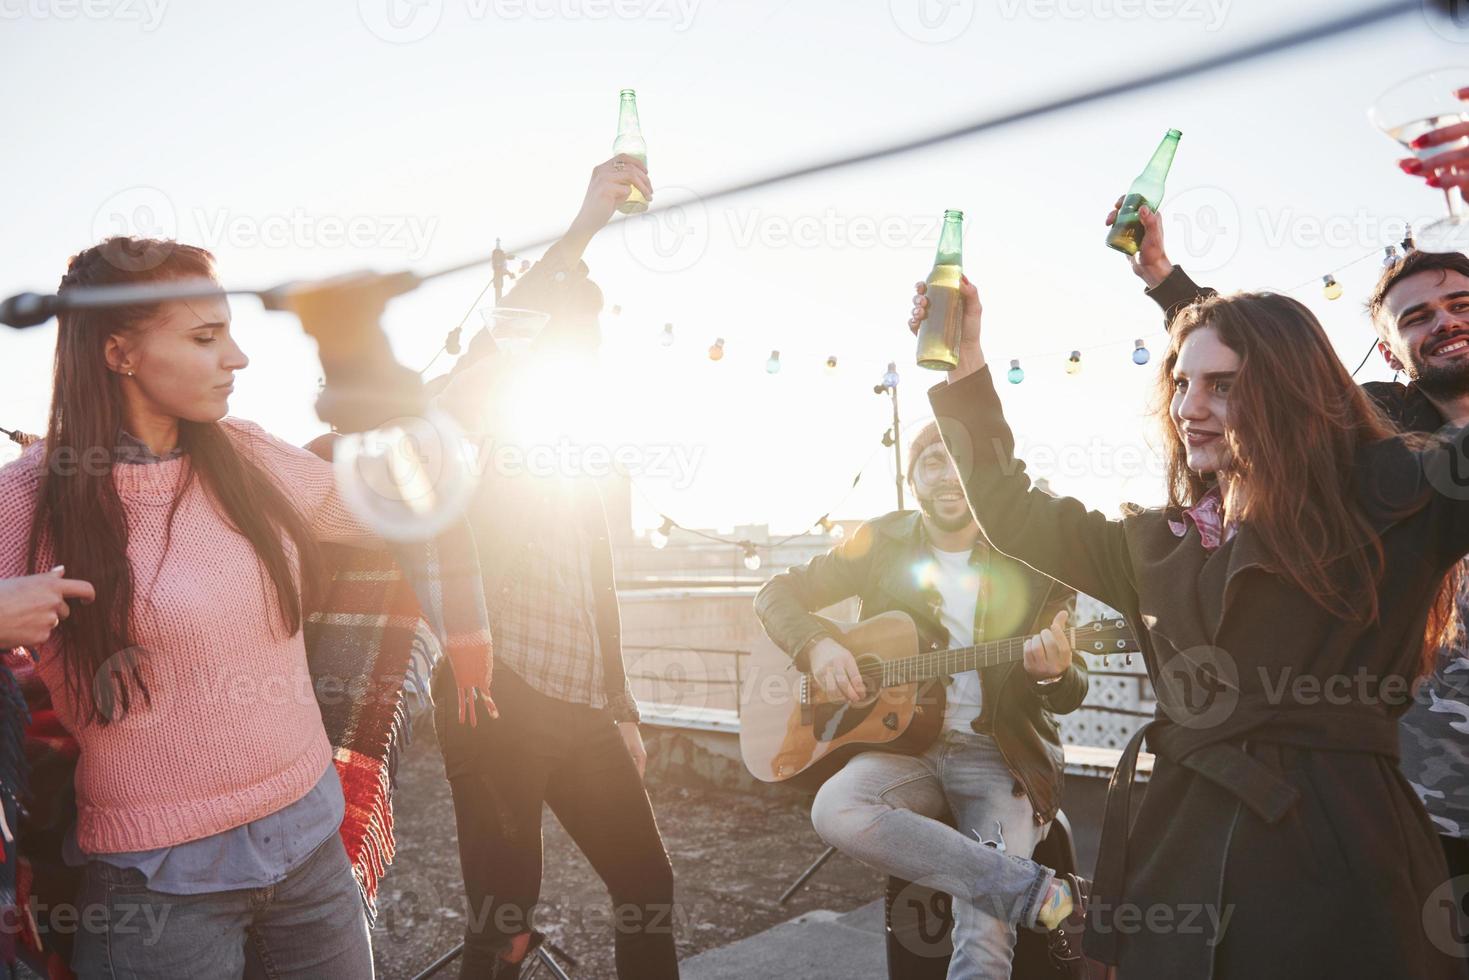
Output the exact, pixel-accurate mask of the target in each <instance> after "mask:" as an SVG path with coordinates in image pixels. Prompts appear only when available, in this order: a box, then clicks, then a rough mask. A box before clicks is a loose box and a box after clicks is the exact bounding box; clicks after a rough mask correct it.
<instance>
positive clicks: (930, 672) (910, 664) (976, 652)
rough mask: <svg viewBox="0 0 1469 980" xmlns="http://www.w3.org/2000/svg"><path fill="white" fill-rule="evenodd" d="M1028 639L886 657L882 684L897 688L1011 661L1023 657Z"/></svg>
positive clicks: (1022, 637) (1005, 640) (1011, 638)
mask: <svg viewBox="0 0 1469 980" xmlns="http://www.w3.org/2000/svg"><path fill="white" fill-rule="evenodd" d="M1028 639H1029V637H1026V636H1012V637H1010V638H1008V639H1004V640H994V641H992V642H990V643H981V644H978V645H977V646H972V647H955V648H954V649H952V650H933V651H930V652H929V653H920V654H917V655H915V656H912V657H904V658H903V659H901V660H889V661H887V662H885V663H884V664H883V665H882V686H883V687H900V686H902V685H904V684H914V683H917V682H918V681H927V680H932V679H933V678H935V677H943V676H946V675H948V674H960V673H963V672H964V671H966V670H984V669H985V668H986V667H996V666H998V665H1000V664H1007V663H1012V662H1014V661H1017V660H1021V659H1023V658H1024V657H1025V642H1026V640H1028Z"/></svg>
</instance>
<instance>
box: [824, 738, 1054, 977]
mask: <svg viewBox="0 0 1469 980" xmlns="http://www.w3.org/2000/svg"><path fill="white" fill-rule="evenodd" d="M1014 785H1015V777H1014V776H1012V775H1011V774H1010V769H1009V767H1008V766H1007V765H1006V764H1005V759H1004V757H1003V756H1002V755H1001V754H1000V750H999V748H998V747H997V746H996V745H995V740H994V739H993V738H991V737H990V736H988V735H977V734H974V733H972V732H958V731H952V730H946V731H944V732H943V733H942V734H941V735H940V736H939V737H938V738H937V739H935V740H934V743H933V745H931V746H930V747H929V748H928V750H927V751H926V752H924V753H923V754H922V755H919V756H906V755H897V754H894V753H891V752H864V753H862V754H861V755H859V756H857V757H856V758H855V759H853V760H852V761H851V762H848V763H847V764H846V766H844V767H843V768H842V770H841V771H840V772H839V773H837V774H836V775H835V776H833V777H832V778H831V779H829V780H827V781H826V783H825V784H824V785H823V786H822V787H821V791H820V792H819V793H817V794H816V801H815V802H814V803H813V804H812V806H811V822H812V824H813V825H814V826H815V828H816V832H817V833H818V834H820V835H821V837H822V838H823V839H824V840H825V841H826V842H827V843H828V844H831V845H832V846H833V847H836V848H837V849H839V850H840V851H842V852H843V853H844V854H848V855H850V856H851V857H854V858H856V859H857V860H859V861H861V862H862V863H864V864H867V865H870V866H872V867H874V868H876V869H878V870H879V871H885V872H887V873H888V874H890V875H897V876H898V877H900V878H904V879H907V880H908V881H912V882H914V883H916V884H919V885H923V886H924V887H927V888H932V889H934V890H936V891H941V892H946V893H947V894H949V895H951V896H953V899H954V955H953V958H952V959H950V961H949V980H978V978H984V980H994V978H999V980H1003V978H1006V977H1009V976H1010V961H1011V959H1012V958H1013V957H1014V954H1015V929H1016V926H1017V925H1019V926H1025V927H1027V928H1033V927H1034V926H1035V916H1036V912H1037V910H1038V908H1039V905H1040V901H1041V899H1042V898H1043V897H1044V895H1045V887H1046V885H1047V884H1048V883H1049V882H1050V880H1051V872H1050V870H1049V869H1048V868H1045V867H1043V866H1042V865H1039V864H1036V863H1035V862H1034V861H1032V860H1030V856H1031V854H1033V853H1034V852H1035V846H1036V844H1037V843H1039V842H1040V840H1041V838H1043V837H1044V836H1045V833H1046V829H1047V827H1048V826H1049V825H1048V824H1038V823H1036V821H1035V811H1034V810H1032V809H1031V806H1030V800H1029V799H1028V798H1027V797H1026V796H1024V795H1023V794H1022V795H1020V796H1017V795H1015V792H1014V790H1013V787H1014ZM945 814H951V815H952V816H953V819H954V821H955V824H956V826H955V827H950V826H948V825H947V824H945V823H942V822H941V821H940V819H939V818H941V817H943V816H944V815H945Z"/></svg>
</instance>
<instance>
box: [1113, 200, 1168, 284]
mask: <svg viewBox="0 0 1469 980" xmlns="http://www.w3.org/2000/svg"><path fill="white" fill-rule="evenodd" d="M1121 208H1122V198H1120V197H1119V198H1118V199H1117V203H1116V204H1114V205H1112V210H1111V211H1109V212H1107V227H1108V228H1110V227H1112V224H1113V222H1115V221H1116V220H1117V212H1118V211H1119V210H1120V209H1121ZM1137 216H1138V218H1139V220H1141V221H1142V223H1143V243H1142V245H1141V246H1139V247H1138V250H1137V254H1136V255H1129V256H1128V257H1127V261H1128V263H1129V264H1130V265H1131V266H1132V272H1133V275H1135V276H1137V277H1138V278H1139V279H1141V280H1142V281H1143V282H1145V283H1147V286H1148V288H1149V289H1152V288H1154V287H1156V286H1157V285H1158V283H1160V282H1162V281H1163V280H1164V279H1167V278H1168V274H1169V273H1170V272H1172V271H1173V263H1172V262H1171V261H1169V259H1168V255H1167V253H1165V252H1164V251H1163V218H1162V216H1161V215H1159V214H1158V212H1156V211H1154V210H1153V209H1152V208H1150V207H1148V206H1147V205H1146V204H1144V205H1143V206H1142V207H1140V208H1138V209H1137Z"/></svg>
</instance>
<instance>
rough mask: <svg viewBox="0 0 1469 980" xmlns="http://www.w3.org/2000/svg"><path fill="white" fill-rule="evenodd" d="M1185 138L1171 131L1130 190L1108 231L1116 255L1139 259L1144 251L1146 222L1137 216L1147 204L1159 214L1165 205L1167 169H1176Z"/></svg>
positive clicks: (1108, 239)
mask: <svg viewBox="0 0 1469 980" xmlns="http://www.w3.org/2000/svg"><path fill="white" fill-rule="evenodd" d="M1182 136H1183V134H1182V133H1180V132H1179V131H1178V130H1176V129H1170V130H1169V131H1168V135H1166V136H1164V137H1163V142H1161V143H1159V144H1158V148H1157V149H1156V150H1154V151H1153V159H1151V160H1149V161H1148V165H1147V166H1146V167H1144V168H1143V172H1142V173H1140V174H1138V176H1137V180H1134V181H1133V182H1132V186H1131V187H1129V188H1128V189H1127V196H1126V197H1124V198H1123V199H1122V207H1120V208H1118V209H1117V220H1116V221H1114V222H1112V227H1111V228H1109V229H1107V244H1108V245H1110V246H1111V247H1113V248H1115V249H1117V251H1119V252H1126V253H1127V254H1128V255H1136V254H1137V250H1138V249H1139V248H1140V247H1142V243H1143V222H1142V219H1141V218H1139V217H1138V216H1137V209H1138V208H1140V207H1142V206H1143V205H1144V204H1146V205H1147V206H1148V207H1150V208H1152V209H1153V210H1154V211H1156V210H1158V205H1159V204H1162V203H1163V182H1164V181H1165V180H1167V179H1168V168H1169V167H1171V166H1173V154H1174V153H1176V152H1178V140H1179V138H1180V137H1182Z"/></svg>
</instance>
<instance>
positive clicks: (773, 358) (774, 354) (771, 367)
mask: <svg viewBox="0 0 1469 980" xmlns="http://www.w3.org/2000/svg"><path fill="white" fill-rule="evenodd" d="M765 373H766V374H779V373H780V351H778V350H773V351H771V352H770V359H769V360H767V361H766V362H765Z"/></svg>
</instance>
